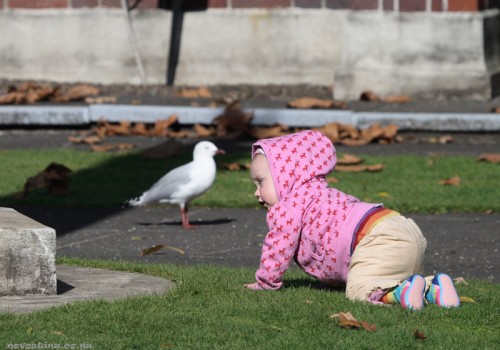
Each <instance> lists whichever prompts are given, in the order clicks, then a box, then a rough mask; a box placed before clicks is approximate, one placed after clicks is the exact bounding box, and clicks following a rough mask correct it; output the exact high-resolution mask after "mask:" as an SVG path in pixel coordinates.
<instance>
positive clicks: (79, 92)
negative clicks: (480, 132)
mask: <svg viewBox="0 0 500 350" xmlns="http://www.w3.org/2000/svg"><path fill="white" fill-rule="evenodd" d="M99 92H100V90H99V88H97V87H95V86H92V85H88V84H78V85H75V86H72V87H70V88H69V89H68V90H66V91H63V92H60V93H58V94H56V95H55V96H54V97H53V98H52V101H54V102H70V101H80V100H84V99H85V98H87V97H92V96H96V95H98V94H99Z"/></svg>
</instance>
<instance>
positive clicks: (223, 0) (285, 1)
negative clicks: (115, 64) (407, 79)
mask: <svg viewBox="0 0 500 350" xmlns="http://www.w3.org/2000/svg"><path fill="white" fill-rule="evenodd" d="M191 1H193V0H191ZM128 2H129V3H130V4H132V3H134V2H135V0H128ZM120 4H121V2H120V0H0V10H2V9H45V8H84V7H120ZM157 6H158V0H142V1H141V2H140V4H139V6H138V7H139V8H156V7H157ZM208 7H209V8H238V9H242V8H287V7H296V8H304V9H321V8H326V9H339V10H382V9H383V10H385V11H436V12H440V11H450V12H460V11H466V12H475V11H481V10H485V9H488V8H500V0H208Z"/></svg>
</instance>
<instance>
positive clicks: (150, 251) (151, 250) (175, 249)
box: [140, 244, 186, 256]
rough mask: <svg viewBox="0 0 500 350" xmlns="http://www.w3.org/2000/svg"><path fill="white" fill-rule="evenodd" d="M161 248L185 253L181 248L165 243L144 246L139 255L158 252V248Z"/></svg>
mask: <svg viewBox="0 0 500 350" xmlns="http://www.w3.org/2000/svg"><path fill="white" fill-rule="evenodd" d="M163 248H167V249H170V250H173V251H176V252H177V253H179V254H182V255H184V254H186V253H185V252H184V251H183V250H182V249H179V248H175V247H172V246H169V245H166V244H156V245H154V246H152V247H150V248H145V249H143V250H141V253H140V255H141V256H144V255H151V254H154V253H156V252H158V251H159V250H162V249H163Z"/></svg>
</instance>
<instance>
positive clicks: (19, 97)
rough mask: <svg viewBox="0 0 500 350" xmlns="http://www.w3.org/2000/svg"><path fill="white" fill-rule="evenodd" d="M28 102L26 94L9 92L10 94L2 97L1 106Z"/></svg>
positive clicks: (0, 99) (0, 97) (0, 98)
mask: <svg viewBox="0 0 500 350" xmlns="http://www.w3.org/2000/svg"><path fill="white" fill-rule="evenodd" d="M24 102H26V94H25V93H23V92H17V91H13V92H9V93H8V94H5V95H2V96H0V104H2V105H10V104H16V105H18V104H22V103H24Z"/></svg>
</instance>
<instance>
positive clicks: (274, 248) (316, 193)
mask: <svg viewBox="0 0 500 350" xmlns="http://www.w3.org/2000/svg"><path fill="white" fill-rule="evenodd" d="M258 148H262V150H263V151H264V153H265V155H266V158H267V160H268V163H269V168H270V170H271V175H272V178H273V181H274V186H275V189H276V192H277V195H278V199H279V202H278V203H277V204H275V205H274V206H273V207H271V208H270V209H269V210H268V212H267V225H268V227H269V232H268V234H267V235H266V238H265V240H264V245H263V250H262V256H261V263H260V267H259V269H258V270H257V273H256V279H257V283H258V286H259V287H260V288H261V289H278V288H280V287H281V284H282V282H281V280H282V276H283V274H284V272H285V271H286V269H287V268H288V267H289V265H290V263H291V260H292V258H293V259H294V260H295V261H296V263H297V264H298V265H299V266H300V267H301V268H302V269H303V270H304V271H305V272H306V273H308V274H309V275H311V276H313V277H316V278H317V279H319V280H320V281H323V282H324V283H327V284H338V283H339V282H345V281H346V278H347V272H348V267H349V262H350V245H351V241H352V235H353V231H354V229H355V227H356V225H357V224H358V222H359V221H360V220H361V218H362V217H363V215H364V214H365V213H366V212H367V211H368V210H369V209H371V208H373V207H375V206H378V205H377V204H369V203H364V202H361V201H360V200H359V199H357V198H355V197H353V196H350V195H347V194H345V193H343V192H340V191H338V190H336V189H334V188H329V187H328V183H327V182H326V175H327V174H329V173H330V172H331V171H332V170H333V169H334V167H335V164H336V162H337V154H336V151H335V147H334V146H333V144H332V142H331V141H330V140H329V139H328V138H327V137H325V136H324V135H323V134H322V133H320V132H319V131H315V130H306V131H302V132H298V133H295V134H291V135H287V136H282V137H275V138H270V139H263V140H260V141H258V142H256V143H255V144H254V145H253V147H252V158H253V157H255V154H256V150H257V149H258Z"/></svg>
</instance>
